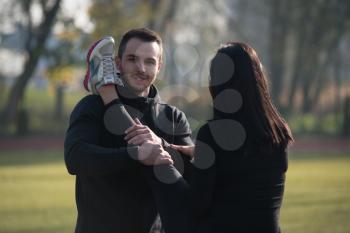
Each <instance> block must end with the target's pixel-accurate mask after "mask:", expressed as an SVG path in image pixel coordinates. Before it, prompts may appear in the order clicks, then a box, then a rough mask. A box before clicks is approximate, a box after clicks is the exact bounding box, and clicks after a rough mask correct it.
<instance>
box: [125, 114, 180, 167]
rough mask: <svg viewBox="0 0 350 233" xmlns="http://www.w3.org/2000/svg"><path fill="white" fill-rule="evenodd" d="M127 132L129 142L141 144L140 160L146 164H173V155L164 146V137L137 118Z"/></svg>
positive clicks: (139, 150)
mask: <svg viewBox="0 0 350 233" xmlns="http://www.w3.org/2000/svg"><path fill="white" fill-rule="evenodd" d="M125 133H126V136H125V138H124V139H125V140H126V141H127V142H128V144H132V145H138V146H139V149H138V160H139V161H140V162H141V163H143V164H144V165H148V166H150V165H161V164H173V160H172V159H171V156H170V155H169V153H168V152H167V151H165V150H164V148H163V146H162V139H161V138H159V137H158V136H157V135H156V134H155V133H154V132H153V131H152V130H151V129H150V128H149V127H148V126H146V125H143V124H142V123H141V122H140V121H139V120H138V119H137V118H136V119H135V125H133V126H131V127H130V128H128V129H127V130H126V131H125Z"/></svg>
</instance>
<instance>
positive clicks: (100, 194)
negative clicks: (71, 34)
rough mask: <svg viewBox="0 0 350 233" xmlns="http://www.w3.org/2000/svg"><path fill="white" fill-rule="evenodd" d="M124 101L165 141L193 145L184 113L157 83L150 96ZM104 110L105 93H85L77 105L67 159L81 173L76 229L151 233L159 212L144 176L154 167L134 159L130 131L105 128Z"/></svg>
mask: <svg viewBox="0 0 350 233" xmlns="http://www.w3.org/2000/svg"><path fill="white" fill-rule="evenodd" d="M122 102H123V103H124V104H126V108H127V109H128V111H129V112H130V113H131V115H133V116H135V115H137V116H138V117H139V118H140V119H141V121H142V122H143V123H144V124H146V125H148V126H149V127H150V128H151V129H152V130H153V131H154V132H155V133H156V134H157V135H158V136H159V137H161V138H163V139H164V140H165V141H166V142H169V143H174V144H181V145H187V144H191V143H192V141H191V130H190V128H189V124H188V122H187V119H186V117H185V115H184V113H183V112H181V111H179V110H178V109H177V108H175V107H172V106H170V105H168V104H165V103H162V102H161V100H160V98H159V96H158V94H157V90H156V89H155V88H154V87H153V86H152V88H151V91H150V97H149V98H142V97H139V98H136V99H122ZM135 109H136V110H137V111H136V110H135ZM105 111H106V107H105V106H104V104H103V102H102V99H101V98H100V96H97V95H88V96H86V97H84V98H83V99H82V100H81V101H80V102H79V103H78V104H77V105H76V107H75V108H74V110H73V112H72V114H71V118H70V125H69V128H68V130H67V133H66V138H65V144H64V156H65V162H66V166H67V169H68V172H69V173H70V174H72V175H76V204H77V209H78V219H77V224H76V231H75V232H76V233H88V232H91V233H92V232H93V233H113V232H116V233H143V232H145V233H146V232H149V230H150V228H151V226H152V224H153V222H154V219H155V216H156V213H157V211H156V208H155V203H154V200H153V197H152V193H151V190H150V188H149V185H148V184H147V181H146V178H145V171H146V170H147V169H149V167H146V166H144V165H142V164H141V163H139V162H138V161H136V160H134V159H133V158H132V157H133V155H135V154H136V153H137V147H136V146H127V143H126V142H125V140H124V136H125V135H116V134H113V133H111V132H110V131H109V130H107V129H106V127H105V124H104V113H105ZM187 162H188V161H185V164H187ZM185 167H186V166H185ZM185 170H186V169H185ZM185 173H186V172H185Z"/></svg>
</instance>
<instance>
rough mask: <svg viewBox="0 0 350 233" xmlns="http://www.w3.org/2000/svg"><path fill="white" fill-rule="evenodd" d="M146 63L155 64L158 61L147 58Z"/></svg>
mask: <svg viewBox="0 0 350 233" xmlns="http://www.w3.org/2000/svg"><path fill="white" fill-rule="evenodd" d="M146 63H147V64H149V65H155V64H156V61H154V60H147V61H146Z"/></svg>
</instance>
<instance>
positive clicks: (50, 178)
mask: <svg viewBox="0 0 350 233" xmlns="http://www.w3.org/2000/svg"><path fill="white" fill-rule="evenodd" d="M62 156H63V154H62V152H61V151H42V152H34V151H33V152H29V153H28V152H25V151H23V154H22V155H21V154H20V153H18V152H17V153H13V152H8V153H6V154H4V153H3V152H2V153H1V154H0V183H1V188H0V198H1V202H0V232H1V233H5V232H6V233H12V232H18V233H19V232H21V233H27V232H28V233H29V232H33V233H34V232H37V233H39V232H43V233H44V232H49V233H51V232H52V233H54V232H55V233H56V232H57V233H59V232H60V233H62V232H73V231H74V222H75V218H76V213H75V206H74V177H72V176H69V175H67V172H66V169H65V166H64V163H63V159H62ZM31 159H32V162H30V160H31ZM15 160H17V161H18V163H17V164H16V163H15Z"/></svg>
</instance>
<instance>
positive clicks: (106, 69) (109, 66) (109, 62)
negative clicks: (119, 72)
mask: <svg viewBox="0 0 350 233" xmlns="http://www.w3.org/2000/svg"><path fill="white" fill-rule="evenodd" d="M113 62H114V59H113V57H112V56H103V57H102V68H103V76H107V75H112V76H113V75H114V72H115V71H114V63H113Z"/></svg>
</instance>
